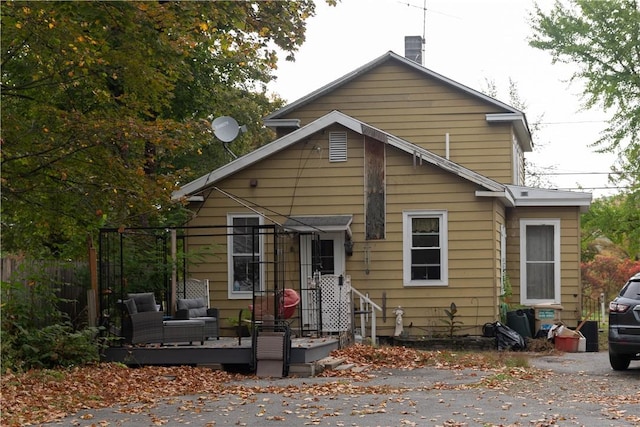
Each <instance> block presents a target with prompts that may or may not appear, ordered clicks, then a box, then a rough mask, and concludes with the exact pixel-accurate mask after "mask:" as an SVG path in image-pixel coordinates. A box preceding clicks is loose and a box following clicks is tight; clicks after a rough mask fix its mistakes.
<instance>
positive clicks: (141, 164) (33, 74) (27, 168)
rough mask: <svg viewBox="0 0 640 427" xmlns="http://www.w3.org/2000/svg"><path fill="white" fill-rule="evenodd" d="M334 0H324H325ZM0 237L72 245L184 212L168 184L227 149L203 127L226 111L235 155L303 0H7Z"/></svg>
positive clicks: (258, 128) (305, 11)
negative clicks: (239, 127)
mask: <svg viewBox="0 0 640 427" xmlns="http://www.w3.org/2000/svg"><path fill="white" fill-rule="evenodd" d="M332 3H333V2H332ZM1 14H2V15H1V20H2V21H1V24H2V34H1V37H2V47H3V49H2V53H1V57H0V58H1V59H0V60H1V66H2V72H1V89H2V92H1V100H2V130H1V136H0V138H1V143H2V144H1V147H2V152H1V155H2V157H1V162H2V163H1V166H2V176H1V180H0V182H1V184H2V188H1V190H2V206H1V209H2V250H3V251H4V252H7V251H9V252H26V253H29V254H31V255H35V256H51V255H54V256H59V257H78V256H80V255H82V254H83V252H84V247H85V242H86V239H87V236H94V235H95V233H96V230H97V229H98V228H100V227H103V226H110V227H122V226H140V225H161V224H162V225H166V224H169V225H171V223H172V222H173V223H174V224H173V225H175V223H176V222H180V221H181V220H184V216H183V215H178V214H177V212H180V211H181V206H179V205H175V204H172V203H171V201H170V195H171V193H172V191H173V190H174V189H176V187H177V186H178V185H180V184H182V183H185V182H188V181H189V180H190V179H193V178H194V177H196V176H198V175H199V174H202V173H205V172H207V171H209V170H212V169H213V168H215V167H218V166H220V165H221V164H223V163H225V162H227V161H228V160H229V158H228V155H227V153H226V152H225V151H224V150H223V148H222V147H221V145H220V144H219V143H216V142H215V140H214V137H213V135H212V133H211V129H210V121H211V119H212V118H214V117H216V116H220V115H230V116H233V117H234V118H236V120H238V122H240V123H241V124H244V125H246V126H247V128H248V131H247V132H246V133H245V134H243V135H241V136H240V137H239V139H238V140H237V141H236V142H234V144H236V145H235V146H234V151H236V154H242V153H244V152H247V151H249V150H251V149H254V148H256V147H257V146H259V145H261V144H264V143H265V142H267V141H269V140H270V138H271V135H270V133H269V132H268V131H266V130H265V129H263V128H262V125H261V120H260V119H261V118H262V117H263V116H264V115H266V114H268V113H269V112H271V111H273V109H274V108H277V107H278V106H280V105H281V101H280V100H279V99H277V98H276V99H272V97H270V96H269V95H268V94H267V92H266V84H267V83H268V82H269V81H270V80H272V79H273V75H272V72H273V70H274V69H275V67H276V63H277V51H278V49H279V50H280V51H282V52H284V53H285V54H287V55H288V56H289V57H290V59H293V57H294V54H295V52H296V51H297V49H298V47H299V46H300V45H301V44H302V43H303V42H304V34H305V21H306V20H307V19H308V18H309V17H311V16H313V15H314V14H315V5H314V2H313V1H311V0H303V1H296V2H279V1H260V2H258V1H256V2H233V1H216V2H165V1H160V2H133V1H120V2H84V1H75V2H28V1H25V2H13V1H7V2H3V4H2V9H1Z"/></svg>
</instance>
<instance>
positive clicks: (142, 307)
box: [123, 292, 206, 344]
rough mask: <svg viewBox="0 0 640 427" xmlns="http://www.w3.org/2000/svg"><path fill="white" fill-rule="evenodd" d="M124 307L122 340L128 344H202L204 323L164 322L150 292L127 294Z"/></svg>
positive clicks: (193, 321) (188, 321)
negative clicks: (196, 342)
mask: <svg viewBox="0 0 640 427" xmlns="http://www.w3.org/2000/svg"><path fill="white" fill-rule="evenodd" d="M123 305H124V307H125V308H126V312H127V313H126V316H125V317H124V319H123V326H124V330H125V338H126V339H127V341H128V342H130V343H131V344H153V343H159V344H169V343H181V342H185V343H187V342H188V343H189V344H192V343H193V342H194V341H199V342H200V343H204V340H205V325H206V322H205V321H204V320H197V319H193V320H188V319H185V320H165V319H164V313H163V312H161V311H160V310H159V308H160V306H159V305H157V304H156V300H155V297H154V295H153V293H151V292H146V293H139V294H129V295H127V299H126V300H125V301H123Z"/></svg>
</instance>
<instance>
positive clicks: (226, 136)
mask: <svg viewBox="0 0 640 427" xmlns="http://www.w3.org/2000/svg"><path fill="white" fill-rule="evenodd" d="M211 129H213V134H214V135H215V136H216V138H218V139H219V140H220V141H222V142H231V141H233V140H234V139H236V137H237V136H238V133H239V132H240V126H238V122H236V120H235V119H234V118H233V117H229V116H222V117H218V118H217V119H215V120H214V121H213V123H211Z"/></svg>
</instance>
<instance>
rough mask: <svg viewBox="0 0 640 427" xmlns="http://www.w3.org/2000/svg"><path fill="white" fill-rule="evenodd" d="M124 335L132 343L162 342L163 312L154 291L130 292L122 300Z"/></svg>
mask: <svg viewBox="0 0 640 427" xmlns="http://www.w3.org/2000/svg"><path fill="white" fill-rule="evenodd" d="M122 304H123V306H124V308H125V310H124V311H125V313H124V314H125V315H124V316H123V319H122V326H123V330H124V336H125V338H126V339H127V341H128V342H130V343H131V344H142V343H145V344H146V343H162V340H163V323H162V320H163V313H162V312H161V311H159V310H158V306H157V305H156V300H155V297H154V295H153V293H151V292H148V293H139V294H129V295H127V299H126V300H124V301H123V302H122Z"/></svg>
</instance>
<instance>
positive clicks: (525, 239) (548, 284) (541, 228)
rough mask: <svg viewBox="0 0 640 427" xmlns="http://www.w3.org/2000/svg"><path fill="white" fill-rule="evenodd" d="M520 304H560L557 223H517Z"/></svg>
mask: <svg viewBox="0 0 640 427" xmlns="http://www.w3.org/2000/svg"><path fill="white" fill-rule="evenodd" d="M520 303H521V304H528V305H530V304H541V303H560V220H559V219H521V220H520Z"/></svg>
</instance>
